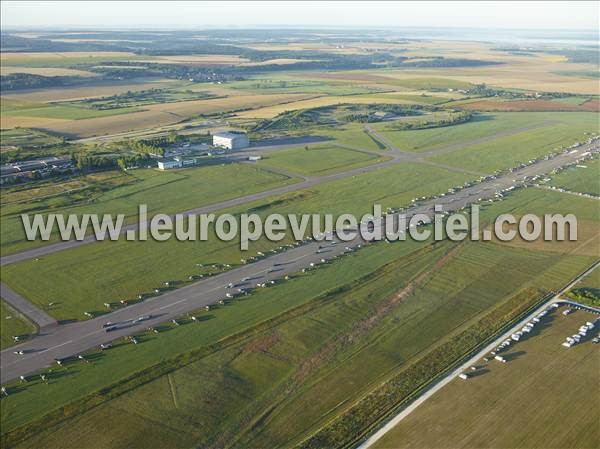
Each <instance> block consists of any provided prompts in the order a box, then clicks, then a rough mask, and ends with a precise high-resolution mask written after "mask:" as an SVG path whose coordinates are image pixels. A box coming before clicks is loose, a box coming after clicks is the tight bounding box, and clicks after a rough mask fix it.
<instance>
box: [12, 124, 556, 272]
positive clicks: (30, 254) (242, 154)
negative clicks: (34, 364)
mask: <svg viewBox="0 0 600 449" xmlns="http://www.w3.org/2000/svg"><path fill="white" fill-rule="evenodd" d="M551 123H553V122H545V123H544V124H541V125H535V126H527V127H523V128H518V129H514V130H511V131H510V132H501V133H497V134H494V135H491V136H486V137H485V141H490V140H493V139H495V138H499V137H506V136H507V135H512V134H516V133H519V132H525V131H527V130H530V129H533V128H539V127H541V126H549V125H550V124H551ZM365 129H366V130H367V131H368V132H369V133H371V134H372V135H374V136H375V137H376V138H377V139H379V140H380V141H381V142H383V143H385V144H386V145H387V146H388V148H389V150H390V151H389V152H387V153H386V152H381V153H374V152H373V151H370V150H363V149H359V148H354V147H351V146H346V147H347V148H353V149H356V150H360V151H363V152H365V153H370V154H381V155H382V156H390V157H391V159H389V160H387V161H384V162H380V163H377V164H373V165H368V166H365V167H360V168H356V169H353V170H349V171H346V172H340V173H334V174H331V175H327V176H309V177H303V176H302V175H295V176H296V177H299V178H302V179H303V180H302V181H301V182H298V183H295V184H290V185H287V186H283V187H277V188H274V189H270V190H265V191H262V192H257V193H254V194H251V195H246V196H242V197H237V198H232V199H230V200H225V201H221V202H219V203H214V204H209V205H206V206H202V207H198V208H194V209H190V210H187V211H183V212H180V213H181V214H183V215H191V214H210V213H214V212H216V211H219V210H223V209H227V208H230V207H236V206H241V205H243V204H246V203H249V202H253V201H259V200H263V199H266V198H269V197H271V196H274V195H282V194H286V193H290V192H295V191H298V190H302V189H306V188H310V187H314V186H316V185H318V184H322V183H325V182H330V181H335V180H338V179H343V178H348V177H352V176H356V175H360V174H364V173H370V172H374V171H377V170H381V169H382V168H386V167H390V166H392V165H396V164H399V163H402V162H417V163H426V164H428V165H434V166H436V167H440V168H446V169H448V170H451V171H460V172H462V173H468V174H472V175H476V176H480V175H482V173H476V172H471V171H468V170H462V169H459V168H456V167H449V166H446V165H443V164H436V163H433V162H429V161H425V160H424V157H425V155H422V154H419V153H408V152H403V151H401V150H400V149H398V148H396V147H395V146H393V145H392V143H391V142H390V141H389V140H388V139H387V138H385V137H384V136H382V135H380V134H379V133H377V132H376V131H375V130H373V129H372V128H370V127H369V126H365ZM481 142H482V138H479V139H475V140H473V141H467V142H462V143H460V144H454V145H450V146H447V147H442V148H439V149H437V150H432V151H430V152H428V153H427V154H426V156H432V155H434V154H438V153H446V152H448V148H451V150H452V151H456V150H457V149H460V148H463V147H467V146H470V145H474V144H477V143H481ZM292 147H297V144H296V143H294V144H290V143H287V142H285V141H284V142H283V144H278V145H266V146H258V147H249V148H248V149H246V150H243V151H239V152H234V153H231V154H229V155H228V156H227V158H228V159H230V160H232V161H238V162H239V161H243V160H247V158H248V156H250V155H261V154H268V153H270V152H273V151H280V150H284V149H289V148H292ZM172 216H173V215H172ZM145 224H146V225H147V224H148V223H145ZM139 227H140V225H139V224H138V223H131V224H129V225H126V226H123V227H122V228H121V235H123V234H125V233H126V232H127V231H128V230H138V229H139ZM97 241H98V240H96V238H95V236H94V235H93V234H88V235H86V236H85V238H83V239H82V240H68V241H60V242H57V243H51V244H47V245H43V246H40V247H37V248H33V249H30V250H26V251H22V252H18V253H15V254H9V255H6V256H2V257H0V266H4V265H8V264H11V263H17V262H23V261H25V260H31V259H36V258H40V257H43V256H47V255H49V254H53V253H56V252H59V251H64V250H67V249H72V248H77V247H79V246H82V245H88V244H90V243H95V242H97Z"/></svg>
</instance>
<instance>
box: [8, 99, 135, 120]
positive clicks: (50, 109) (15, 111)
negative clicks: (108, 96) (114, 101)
mask: <svg viewBox="0 0 600 449" xmlns="http://www.w3.org/2000/svg"><path fill="white" fill-rule="evenodd" d="M140 111H142V109H139V108H118V109H106V110H99V109H90V108H86V107H80V106H66V105H54V104H43V105H31V106H29V105H23V104H20V105H18V106H17V105H14V104H12V105H11V104H10V101H8V100H5V101H3V102H2V115H3V117H4V118H6V117H13V120H17V117H36V118H41V119H44V118H49V119H59V120H85V119H91V118H98V117H109V116H113V115H119V114H128V113H130V112H140Z"/></svg>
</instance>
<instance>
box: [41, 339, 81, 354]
mask: <svg viewBox="0 0 600 449" xmlns="http://www.w3.org/2000/svg"><path fill="white" fill-rule="evenodd" d="M69 343H73V340H68V341H65V342H64V343H61V344H59V345H56V346H51V347H50V348H47V349H44V350H43V351H40V352H46V351H51V350H52V349H56V348H60V347H61V346H64V345H68V344H69Z"/></svg>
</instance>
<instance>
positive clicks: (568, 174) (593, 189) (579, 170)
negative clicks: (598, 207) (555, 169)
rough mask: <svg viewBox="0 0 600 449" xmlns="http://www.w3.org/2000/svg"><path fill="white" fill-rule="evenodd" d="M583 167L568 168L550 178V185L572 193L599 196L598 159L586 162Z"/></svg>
mask: <svg viewBox="0 0 600 449" xmlns="http://www.w3.org/2000/svg"><path fill="white" fill-rule="evenodd" d="M582 165H585V167H586V168H584V167H577V166H574V167H570V168H568V169H566V170H564V171H562V172H560V173H559V174H557V175H555V176H553V177H552V180H551V181H550V183H549V184H550V185H553V186H556V187H560V188H563V189H566V190H570V191H572V192H581V193H587V194H590V195H596V196H600V159H593V160H590V161H586V162H585V163H584V164H582Z"/></svg>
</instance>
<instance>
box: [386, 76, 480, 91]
mask: <svg viewBox="0 0 600 449" xmlns="http://www.w3.org/2000/svg"><path fill="white" fill-rule="evenodd" d="M386 84H388V82H387V81H386ZM389 84H394V85H399V86H403V87H408V88H410V89H415V90H447V89H455V90H456V89H468V88H469V87H471V84H470V83H467V82H465V81H459V80H453V79H449V78H410V79H393V78H391V79H390V82H389Z"/></svg>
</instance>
